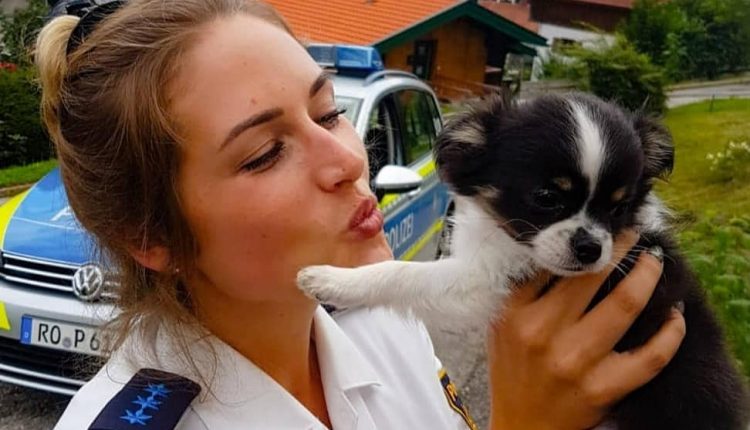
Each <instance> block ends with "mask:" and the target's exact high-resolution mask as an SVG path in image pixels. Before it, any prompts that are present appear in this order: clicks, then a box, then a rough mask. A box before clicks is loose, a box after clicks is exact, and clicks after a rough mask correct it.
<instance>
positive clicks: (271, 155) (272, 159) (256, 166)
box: [242, 141, 286, 172]
mask: <svg viewBox="0 0 750 430" xmlns="http://www.w3.org/2000/svg"><path fill="white" fill-rule="evenodd" d="M285 148H286V146H285V145H284V143H283V142H281V141H276V142H275V143H274V144H273V146H272V147H271V149H269V150H268V151H266V152H264V153H263V154H262V155H260V156H259V157H257V158H255V159H253V160H250V161H249V162H247V163H245V164H243V165H242V170H244V171H256V172H262V171H263V170H265V169H267V168H269V167H271V166H273V165H274V164H275V163H276V162H277V161H279V159H280V158H281V157H282V155H283V153H284V149H285Z"/></svg>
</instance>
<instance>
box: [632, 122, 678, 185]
mask: <svg viewBox="0 0 750 430" xmlns="http://www.w3.org/2000/svg"><path fill="white" fill-rule="evenodd" d="M633 125H634V126H635V130H636V132H637V133H638V137H639V138H640V140H641V146H642V148H643V154H644V155H645V161H646V165H645V168H644V175H645V176H646V177H648V178H661V179H666V178H667V176H669V174H670V173H672V168H673V167H674V145H673V143H672V135H671V134H670V133H669V130H667V128H666V127H664V126H663V125H662V124H661V123H659V122H658V121H657V120H656V119H654V118H653V117H649V116H647V115H645V114H643V113H638V114H636V115H635V117H634V119H633Z"/></svg>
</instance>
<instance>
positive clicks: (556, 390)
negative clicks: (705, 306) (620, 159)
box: [488, 233, 685, 430]
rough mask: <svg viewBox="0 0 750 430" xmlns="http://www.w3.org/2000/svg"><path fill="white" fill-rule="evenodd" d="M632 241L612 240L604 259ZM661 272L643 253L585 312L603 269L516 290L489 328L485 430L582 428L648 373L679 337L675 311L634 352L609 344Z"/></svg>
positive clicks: (681, 324)
mask: <svg viewBox="0 0 750 430" xmlns="http://www.w3.org/2000/svg"><path fill="white" fill-rule="evenodd" d="M637 239H638V238H637V235H636V234H634V233H625V234H623V235H622V236H621V237H620V238H618V241H617V242H616V244H615V256H614V257H613V262H619V260H620V259H621V258H622V257H623V256H624V255H625V254H626V253H627V251H628V250H629V249H630V248H631V247H632V246H633V245H634V244H635V243H636V242H637ZM612 266H613V267H614V264H613V265H612ZM661 271H662V262H661V259H660V258H657V257H655V256H653V255H650V254H647V253H643V254H642V255H641V257H640V259H639V261H638V263H637V264H636V266H635V268H634V269H633V270H632V271H631V272H630V274H628V276H627V277H626V278H625V279H624V280H623V281H622V282H620V283H619V284H618V285H617V287H616V288H615V289H614V290H613V291H612V292H611V293H610V294H609V295H608V296H607V297H606V298H605V299H604V300H602V301H601V302H600V303H599V304H597V305H596V307H594V308H593V309H592V310H591V311H590V312H588V313H586V314H584V311H585V309H586V307H587V306H588V304H589V303H590V302H591V299H592V298H593V297H594V294H595V293H596V291H597V290H598V289H599V287H600V285H601V284H602V283H603V282H604V280H605V279H606V278H607V276H609V273H610V272H611V270H608V271H605V272H602V273H598V274H591V275H584V276H579V277H573V278H565V279H562V280H561V281H559V282H558V283H557V284H556V285H555V286H554V288H552V289H550V291H549V292H547V293H546V294H544V295H543V296H542V297H538V295H539V292H540V289H541V288H542V287H543V286H544V284H545V280H546V279H542V278H544V276H541V277H540V278H539V279H536V280H534V281H531V282H529V283H528V284H526V285H523V286H520V287H519V288H518V289H517V290H516V291H515V292H514V294H513V296H512V297H511V298H510V299H509V303H508V305H507V306H506V307H505V309H504V310H503V315H502V319H501V320H500V321H497V322H496V323H495V324H493V325H492V326H491V327H490V329H489V336H488V362H489V374H490V390H491V396H492V413H491V426H490V428H492V429H497V430H547V429H554V430H581V429H587V428H591V427H594V426H595V425H597V424H598V423H599V422H600V421H601V420H602V419H603V418H604V417H605V414H606V412H607V410H608V408H609V407H610V406H611V405H613V404H614V403H616V402H617V401H618V400H620V399H622V398H623V397H624V396H625V395H627V394H628V393H629V392H631V391H633V390H634V389H636V388H638V387H640V386H642V385H644V384H645V383H646V382H648V381H649V380H651V379H652V378H653V377H654V376H656V375H657V374H658V373H659V371H661V369H663V368H664V366H666V365H667V363H668V362H669V361H670V360H671V359H672V357H673V356H674V354H675V353H676V352H677V349H678V347H679V345H680V343H681V342H682V339H683V337H684V336H685V320H684V319H683V318H682V315H681V314H680V312H679V311H677V310H673V312H672V316H671V318H670V319H669V320H667V322H665V323H664V325H663V326H662V328H661V329H660V330H659V331H658V332H657V333H656V334H655V335H654V336H653V337H652V338H651V339H650V340H649V341H648V342H647V343H646V344H645V345H643V346H641V347H640V348H637V349H635V350H632V351H627V352H623V353H617V352H615V351H613V348H614V346H615V344H616V343H617V342H618V341H619V339H620V338H621V337H622V336H623V335H624V334H625V332H627V330H628V328H629V327H630V325H631V324H632V323H633V321H635V319H636V317H637V316H638V314H639V313H640V312H641V311H642V310H643V308H644V307H645V306H646V304H647V303H648V301H649V299H650V297H651V294H652V293H653V291H654V288H655V287H656V284H657V282H658V280H659V277H660V275H661Z"/></svg>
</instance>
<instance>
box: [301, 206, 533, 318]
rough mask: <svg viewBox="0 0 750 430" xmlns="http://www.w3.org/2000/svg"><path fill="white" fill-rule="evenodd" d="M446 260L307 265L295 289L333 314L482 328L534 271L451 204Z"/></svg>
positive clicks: (474, 215)
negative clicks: (366, 311) (377, 313)
mask: <svg viewBox="0 0 750 430" xmlns="http://www.w3.org/2000/svg"><path fill="white" fill-rule="evenodd" d="M452 239H453V240H452V244H451V252H452V255H451V257H450V258H445V259H442V260H437V261H430V262H403V261H387V262H383V263H378V264H372V265H368V266H363V267H359V268H356V269H344V268H337V267H332V266H312V267H308V268H306V269H303V270H302V271H300V273H299V275H298V277H297V281H298V285H299V287H300V288H301V289H302V290H303V291H304V292H305V293H307V294H308V295H310V296H312V297H315V298H317V299H318V300H319V301H320V302H322V303H327V304H332V305H334V306H336V307H349V306H369V307H373V306H388V307H391V308H393V309H395V310H397V311H400V312H402V313H411V314H413V315H414V316H416V317H417V318H420V319H423V320H427V321H430V322H431V323H432V324H435V325H438V326H450V327H456V326H457V325H476V324H480V323H486V322H487V321H488V320H489V319H490V318H491V317H492V316H493V315H495V314H496V313H497V311H498V308H499V307H501V306H502V302H503V299H504V298H505V297H506V296H507V295H508V293H509V292H510V288H511V280H512V279H523V278H524V277H525V276H527V275H528V274H530V273H532V272H534V271H535V266H534V264H533V262H532V259H531V257H530V256H528V254H527V252H526V250H525V249H524V247H523V245H520V244H519V243H517V242H516V241H514V240H513V239H512V238H511V237H509V236H508V235H507V233H505V231H504V230H503V229H502V228H501V226H499V225H498V220H497V219H496V218H493V217H492V216H490V215H489V214H488V213H487V212H485V211H484V210H483V209H482V208H481V207H480V206H478V205H477V204H476V203H474V201H473V200H470V199H468V198H461V197H458V198H456V212H455V231H454V232H453V238H452Z"/></svg>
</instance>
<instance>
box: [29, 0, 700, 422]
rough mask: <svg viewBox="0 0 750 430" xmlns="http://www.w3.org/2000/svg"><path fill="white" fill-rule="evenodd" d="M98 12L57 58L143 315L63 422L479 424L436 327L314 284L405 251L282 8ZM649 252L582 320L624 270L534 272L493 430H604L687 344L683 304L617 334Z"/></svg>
mask: <svg viewBox="0 0 750 430" xmlns="http://www.w3.org/2000/svg"><path fill="white" fill-rule="evenodd" d="M89 6H91V5H89ZM90 9H91V10H88V13H86V14H85V15H84V16H83V18H81V17H79V16H76V15H75V14H73V15H65V14H62V15H61V16H58V17H56V18H54V19H53V20H51V21H50V22H49V23H48V24H47V25H46V27H45V28H44V29H43V31H42V32H41V34H40V36H39V39H38V45H37V52H36V61H37V64H38V67H39V72H40V76H41V81H42V84H43V114H44V122H45V124H46V126H47V128H48V129H49V132H50V135H51V136H52V139H53V140H54V142H55V145H56V148H57V152H58V155H59V160H60V166H61V172H62V176H63V179H64V182H65V186H66V191H67V194H68V197H69V200H70V204H71V206H72V208H73V210H74V212H75V214H76V216H77V218H78V219H79V220H80V222H81V223H82V224H83V225H84V226H85V227H86V228H87V229H88V230H89V231H90V232H92V233H93V234H94V235H95V237H96V238H97V240H98V242H99V244H100V245H101V248H102V249H103V250H104V251H105V252H106V255H107V257H108V258H109V259H110V261H112V262H113V264H115V265H116V267H117V270H118V271H119V273H120V276H121V283H122V287H121V291H120V294H121V297H120V299H119V300H120V301H119V306H120V310H121V312H120V313H119V315H118V317H117V318H116V319H115V321H114V322H113V324H112V326H111V327H110V329H111V330H112V332H111V333H112V335H113V343H112V353H111V356H110V358H109V360H108V362H107V364H106V365H105V366H104V367H103V368H102V369H101V371H100V372H99V373H98V374H97V375H96V376H95V377H94V378H93V379H92V380H91V381H90V382H89V383H88V384H87V385H86V386H84V387H83V388H82V389H81V390H80V391H79V392H78V394H77V395H76V396H75V397H74V398H73V400H72V401H71V403H70V405H69V406H68V408H67V410H66V411H65V413H64V415H63V416H62V418H61V419H60V421H59V423H58V424H57V427H56V428H57V429H60V430H67V429H75V430H79V429H83V428H93V429H115V428H117V429H119V428H158V429H169V428H180V429H221V430H231V429H250V428H260V429H323V428H335V429H455V428H467V426H472V425H473V423H472V422H471V420H470V418H469V417H468V415H467V414H465V413H463V412H465V411H460V412H462V413H458V412H457V411H456V409H460V407H457V406H460V404H459V402H458V400H457V399H456V398H455V396H453V397H452V398H451V400H452V402H453V406H454V407H451V404H449V401H448V400H447V398H446V396H445V393H444V389H443V386H442V384H441V381H440V380H439V378H438V373H437V371H438V367H439V362H438V361H437V360H436V358H435V356H434V351H433V348H432V344H431V342H430V339H429V336H428V334H427V332H426V330H425V329H424V327H423V326H422V325H421V324H420V323H418V322H416V321H411V320H405V319H402V318H401V317H399V316H397V315H395V314H392V313H390V312H388V311H387V310H376V311H368V310H362V309H351V310H347V311H343V312H340V313H337V314H336V315H334V316H331V315H329V314H327V313H326V312H325V311H324V310H323V309H322V308H321V307H320V306H319V305H318V304H317V303H315V302H313V301H311V300H310V299H308V298H307V297H305V296H304V295H303V294H302V293H301V292H300V291H299V290H298V289H297V288H296V287H295V276H296V274H297V272H298V270H299V269H300V268H302V267H305V266H308V265H313V264H333V265H338V266H357V265H362V264H368V263H373V262H377V261H382V260H384V259H389V258H392V256H391V253H390V250H389V248H388V246H387V243H386V241H385V239H384V236H383V235H382V234H381V233H380V231H379V229H375V230H374V231H373V229H362V228H358V227H351V223H350V220H351V218H352V217H353V216H354V214H355V212H356V211H357V210H358V208H360V207H361V206H362V205H367V204H369V203H368V202H370V201H371V200H372V199H373V195H372V192H371V190H370V189H369V187H368V172H367V162H366V157H367V156H366V153H365V148H364V146H363V144H362V142H361V141H360V139H359V138H358V136H357V134H356V133H355V131H354V129H353V127H352V125H351V124H350V123H349V122H348V121H347V120H346V119H345V118H344V117H343V116H341V115H340V111H339V110H338V108H337V107H336V105H335V104H334V97H333V87H332V84H331V82H330V81H329V80H328V79H327V78H326V75H325V74H322V73H321V69H320V68H319V67H318V66H317V65H316V64H315V62H314V61H313V60H312V59H311V58H310V57H309V56H308V55H307V53H306V51H305V49H304V48H303V47H302V46H301V45H300V44H299V43H298V42H297V41H296V40H295V38H294V36H293V35H292V34H291V32H290V31H289V29H288V28H287V26H286V25H285V24H284V21H283V20H282V19H281V17H279V16H278V15H277V14H276V13H275V12H274V11H273V10H272V9H271V8H270V7H268V6H266V5H264V4H262V3H258V2H254V1H246V0H132V1H130V2H114V3H109V4H106V5H103V6H98V7H93V6H92V7H91V8H90ZM56 10H57V11H65V10H66V7H65V5H64V4H63V5H58V7H57V8H56ZM68 12H70V10H68ZM78 15H82V14H78ZM620 243H621V244H622V245H623V248H626V247H627V246H628V245H629V244H632V243H635V238H634V237H625V238H622V239H621V241H620ZM642 258H643V259H644V260H649V259H651V260H654V261H651V262H650V263H651V264H648V263H649V262H647V261H646V262H642V264H639V265H638V266H637V267H636V269H634V271H633V272H632V273H631V274H630V275H629V276H628V277H627V278H626V280H624V281H623V282H622V283H621V284H620V285H619V286H618V287H617V289H616V292H615V293H613V294H611V295H610V296H609V297H608V298H607V299H605V300H604V301H603V302H602V303H600V304H599V305H598V306H602V307H604V308H603V309H605V310H606V309H609V311H607V312H597V313H595V315H592V314H594V313H590V314H586V315H585V316H582V314H583V310H584V309H585V307H586V304H587V303H588V301H589V300H590V299H591V296H592V295H593V294H594V292H595V291H596V289H597V287H598V285H599V283H600V282H601V281H602V279H604V276H605V275H606V274H601V275H597V276H589V277H583V278H577V279H575V280H565V281H562V282H561V283H560V284H559V285H557V286H556V287H555V288H554V289H553V290H552V292H551V293H549V294H546V295H545V296H543V298H542V299H537V298H536V297H537V294H536V293H537V292H538V290H539V288H540V286H539V285H535V284H534V283H531V284H529V285H526V286H523V287H521V288H520V289H519V293H518V294H517V295H516V296H515V297H514V298H513V299H512V303H511V305H510V307H509V309H508V311H507V314H506V315H505V318H504V319H503V321H502V323H499V324H497V325H496V326H495V327H493V328H492V330H491V333H490V341H489V343H488V353H489V357H490V371H491V378H490V379H491V384H490V389H489V393H490V395H491V396H492V397H491V398H492V418H491V421H492V423H491V426H492V428H496V429H503V430H508V429H524V430H535V429H539V430H542V429H584V428H590V427H593V426H596V425H597V424H598V423H599V421H601V419H602V417H603V416H604V415H605V414H606V412H607V409H608V407H609V406H610V405H612V404H613V403H614V402H616V401H617V400H618V399H620V398H622V397H623V396H624V395H625V394H627V393H628V392H630V391H632V390H634V389H636V388H637V387H639V386H641V385H643V384H645V383H646V382H647V381H648V380H649V379H651V378H652V377H653V376H655V375H656V374H657V373H658V372H659V370H660V369H661V368H662V367H663V366H664V365H665V364H666V363H667V362H668V361H669V359H670V358H671V357H672V356H673V354H674V353H675V351H676V349H677V348H678V346H679V343H680V341H681V339H682V336H683V335H684V330H685V328H684V322H683V319H682V318H681V316H680V315H679V313H677V312H676V313H675V316H674V318H673V319H671V320H670V321H669V322H668V323H667V324H665V326H664V327H663V328H662V329H661V331H660V332H659V333H658V334H656V335H655V336H654V338H653V339H651V341H650V342H648V343H647V344H646V345H645V346H644V347H642V348H640V349H639V350H637V351H631V352H628V353H624V354H618V353H615V352H613V351H612V347H613V345H614V344H615V343H616V340H617V338H619V336H620V335H621V334H622V333H624V332H625V331H626V330H627V327H628V326H629V325H630V324H631V323H632V321H633V320H634V318H635V317H636V315H637V313H638V311H639V309H640V308H641V307H642V306H643V305H644V304H645V303H646V302H647V300H648V298H649V296H650V295H651V293H652V291H653V288H654V286H655V284H656V281H657V278H658V276H659V269H658V268H659V267H660V264H659V263H658V260H656V259H654V257H652V256H644V257H642ZM654 262H656V264H654ZM603 315H606V317H603ZM444 382H445V381H444ZM445 385H446V386H447V387H448V388H449V392H450V393H453V392H452V391H451V389H452V387H451V386H450V385H448V384H445Z"/></svg>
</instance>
